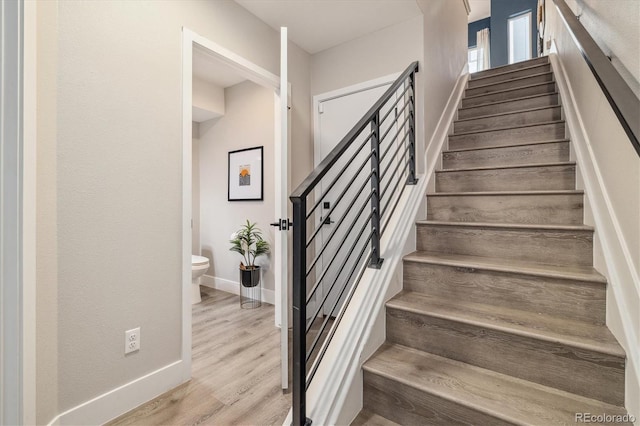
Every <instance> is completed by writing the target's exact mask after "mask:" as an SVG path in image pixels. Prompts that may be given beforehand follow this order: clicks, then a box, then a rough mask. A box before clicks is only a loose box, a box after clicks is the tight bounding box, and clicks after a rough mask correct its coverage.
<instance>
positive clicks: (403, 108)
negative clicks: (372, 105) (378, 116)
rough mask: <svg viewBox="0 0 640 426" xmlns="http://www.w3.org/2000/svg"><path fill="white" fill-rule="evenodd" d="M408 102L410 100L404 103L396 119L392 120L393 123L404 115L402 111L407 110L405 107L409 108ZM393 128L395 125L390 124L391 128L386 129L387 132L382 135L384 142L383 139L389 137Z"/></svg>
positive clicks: (381, 138) (381, 139)
mask: <svg viewBox="0 0 640 426" xmlns="http://www.w3.org/2000/svg"><path fill="white" fill-rule="evenodd" d="M408 104H409V102H406V103H405V104H404V106H403V107H402V109H401V110H400V111H398V116H397V117H396V118H395V120H394V121H392V123H393V122H397V121H398V117H400V116H401V115H402V113H403V112H404V110H405V109H407V105H408ZM407 118H408V116H407ZM405 121H407V120H405ZM403 124H404V123H403ZM391 129H393V126H389V128H388V129H387V131H386V132H384V134H383V135H382V137H380V142H382V141H383V140H384V138H386V137H387V135H388V134H389V131H390V130H391Z"/></svg>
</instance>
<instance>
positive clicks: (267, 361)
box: [108, 287, 291, 425]
mask: <svg viewBox="0 0 640 426" xmlns="http://www.w3.org/2000/svg"><path fill="white" fill-rule="evenodd" d="M205 292H206V293H205ZM273 318H274V307H273V306H271V305H267V304H263V305H262V307H260V308H257V309H242V310H241V309H240V300H239V297H238V296H236V295H233V294H229V293H225V292H222V291H218V290H214V289H209V288H204V287H203V294H202V303H199V304H197V305H194V306H193V354H192V356H193V365H192V379H191V381H190V382H188V383H185V384H184V385H182V386H180V387H178V388H176V389H174V390H172V391H170V392H168V393H166V394H164V395H161V396H160V397H158V398H156V399H155V400H153V401H150V402H148V403H146V404H144V405H142V406H140V407H138V408H136V409H135V410H132V411H130V412H129V413H127V414H125V415H123V416H121V417H119V418H117V419H116V420H114V421H112V422H110V423H108V424H109V425H200V424H207V425H275V424H277V425H281V424H282V423H283V421H284V419H285V417H286V415H287V412H288V410H289V408H290V407H291V394H283V393H282V389H281V385H280V338H279V336H280V331H279V329H278V328H276V327H275V326H274V322H273Z"/></svg>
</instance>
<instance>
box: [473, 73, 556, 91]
mask: <svg viewBox="0 0 640 426" xmlns="http://www.w3.org/2000/svg"><path fill="white" fill-rule="evenodd" d="M541 75H553V71H547V72H541V73H537V74H530V75H525V76H523V77H517V78H512V79H511V80H504V81H496V82H495V83H488V84H483V85H480V86H475V87H471V88H470V89H471V90H475V89H483V88H486V87H490V86H495V85H497V84H505V83H513V82H518V81H520V80H525V79H527V78H532V77H538V76H541ZM551 81H553V80H551ZM470 89H467V90H470Z"/></svg>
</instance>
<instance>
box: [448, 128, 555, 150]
mask: <svg viewBox="0 0 640 426" xmlns="http://www.w3.org/2000/svg"><path fill="white" fill-rule="evenodd" d="M564 138H565V125H564V123H563V122H560V123H549V124H542V125H536V126H527V127H517V128H514V129H505V130H493V131H488V132H480V133H471V134H466V135H450V136H449V149H467V148H484V147H489V146H491V147H493V146H504V145H516V144H526V143H533V142H545V141H551V140H557V139H564Z"/></svg>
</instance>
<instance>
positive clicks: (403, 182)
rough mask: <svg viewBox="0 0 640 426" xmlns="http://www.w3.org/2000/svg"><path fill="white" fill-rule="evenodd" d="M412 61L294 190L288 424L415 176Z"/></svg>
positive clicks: (299, 414) (301, 412)
mask: <svg viewBox="0 0 640 426" xmlns="http://www.w3.org/2000/svg"><path fill="white" fill-rule="evenodd" d="M416 72H418V63H417V62H414V63H412V64H411V65H410V66H409V67H408V68H407V69H406V70H405V71H404V72H403V73H402V74H401V75H400V77H398V79H397V80H396V81H395V82H394V83H392V84H391V86H390V87H389V88H388V89H387V90H386V91H385V92H384V94H383V95H382V96H381V97H380V99H378V101H376V103H375V104H374V105H373V106H372V107H371V108H370V109H369V111H368V112H367V113H366V114H365V115H364V116H363V117H362V118H361V119H360V121H358V122H357V123H356V125H355V126H354V127H353V128H352V129H351V130H350V131H349V132H348V133H347V135H346V136H345V137H344V138H343V139H342V140H341V141H340V142H339V143H338V144H337V145H336V147H335V148H334V149H333V150H332V151H331V152H330V153H329V154H328V155H327V156H326V157H325V158H324V159H323V160H322V162H321V163H320V165H318V167H317V168H316V169H315V170H313V172H311V174H310V175H309V176H308V177H307V178H306V179H305V181H304V182H303V183H302V184H301V185H300V186H299V187H298V188H297V189H296V190H295V191H294V192H293V194H292V195H291V197H290V199H291V201H292V202H293V424H294V425H304V424H309V423H310V422H311V421H310V420H309V419H307V418H306V409H305V403H306V391H307V389H308V387H309V384H310V382H311V380H312V379H313V377H314V375H315V373H316V371H317V369H318V366H319V365H320V361H321V360H322V358H323V356H324V354H325V352H326V350H327V347H328V345H329V342H330V341H331V339H332V337H333V335H334V334H335V331H336V329H337V326H338V324H339V323H340V320H341V319H342V316H343V315H344V312H345V309H346V306H347V305H348V303H349V301H350V300H351V297H352V295H353V293H354V291H355V288H356V286H357V284H358V282H359V281H360V279H361V277H362V275H363V274H364V272H365V270H366V269H367V267H369V268H376V269H379V268H380V267H381V265H382V262H383V259H382V258H381V253H382V247H381V246H380V243H381V238H382V236H383V235H384V232H385V230H386V228H387V225H388V224H389V220H390V218H391V217H392V215H393V213H394V211H395V209H396V207H397V206H398V201H399V200H400V198H401V196H402V194H403V192H404V189H405V188H406V186H407V185H414V184H415V183H416V182H417V180H416V166H415V164H416V162H415V156H416V154H415V150H416V148H415V74H416Z"/></svg>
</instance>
